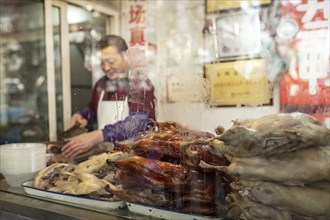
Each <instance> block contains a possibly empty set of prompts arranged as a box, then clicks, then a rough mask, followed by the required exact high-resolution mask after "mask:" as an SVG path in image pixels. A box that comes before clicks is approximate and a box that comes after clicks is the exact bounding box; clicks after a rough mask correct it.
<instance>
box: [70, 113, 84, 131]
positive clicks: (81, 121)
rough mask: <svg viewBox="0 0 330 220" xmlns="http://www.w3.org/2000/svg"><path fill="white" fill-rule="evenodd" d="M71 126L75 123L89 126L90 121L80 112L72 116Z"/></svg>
mask: <svg viewBox="0 0 330 220" xmlns="http://www.w3.org/2000/svg"><path fill="white" fill-rule="evenodd" d="M70 123H71V127H72V126H74V125H75V124H80V127H82V128H84V127H86V126H87V124H88V122H87V120H86V119H84V118H83V117H82V116H81V115H80V114H78V113H76V114H74V115H73V116H72V118H71V122H70Z"/></svg>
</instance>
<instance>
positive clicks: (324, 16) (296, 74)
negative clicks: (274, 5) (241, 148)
mask: <svg viewBox="0 0 330 220" xmlns="http://www.w3.org/2000/svg"><path fill="white" fill-rule="evenodd" d="M281 18H282V19H283V20H285V19H290V20H291V23H292V21H293V23H295V24H296V27H297V31H296V33H295V34H294V35H293V36H292V38H290V39H286V43H284V42H285V40H283V41H282V45H281V41H279V42H280V45H279V47H285V48H286V51H287V53H288V54H290V55H289V56H288V58H289V59H290V60H288V62H289V68H288V71H287V72H286V73H285V74H284V76H283V77H282V79H281V94H280V102H281V111H282V112H293V111H299V112H304V113H309V114H311V115H314V116H315V117H317V118H318V119H320V120H321V121H322V122H324V121H325V119H326V118H329V117H330V72H329V60H330V56H329V29H330V27H329V1H328V0H296V1H292V0H283V1H281ZM291 26H292V27H293V26H294V25H291ZM291 29H292V28H291ZM292 30H293V29H292ZM278 35H280V33H278ZM288 40H289V43H288Z"/></svg>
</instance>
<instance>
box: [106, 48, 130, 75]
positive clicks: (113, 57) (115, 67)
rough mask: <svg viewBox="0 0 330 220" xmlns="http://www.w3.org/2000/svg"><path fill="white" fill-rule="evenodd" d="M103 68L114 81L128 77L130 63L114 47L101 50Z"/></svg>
mask: <svg viewBox="0 0 330 220" xmlns="http://www.w3.org/2000/svg"><path fill="white" fill-rule="evenodd" d="M101 67H102V69H103V71H104V73H105V74H106V75H107V76H108V77H109V78H110V79H112V80H116V79H120V78H123V77H125V76H127V73H128V63H127V61H126V60H125V59H124V58H123V57H122V56H121V55H120V54H119V53H118V52H117V49H116V48H115V47H113V46H109V47H106V48H104V49H102V50H101Z"/></svg>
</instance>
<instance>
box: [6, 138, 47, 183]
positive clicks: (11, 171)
mask: <svg viewBox="0 0 330 220" xmlns="http://www.w3.org/2000/svg"><path fill="white" fill-rule="evenodd" d="M45 167H46V145H45V144H41V143H14V144H4V145H1V146H0V170H1V173H2V174H3V176H4V177H5V179H6V181H7V183H8V184H9V185H10V186H12V187H20V186H21V184H22V182H24V181H27V180H30V179H33V178H34V176H35V174H36V173H37V172H38V171H39V170H41V169H43V168H45Z"/></svg>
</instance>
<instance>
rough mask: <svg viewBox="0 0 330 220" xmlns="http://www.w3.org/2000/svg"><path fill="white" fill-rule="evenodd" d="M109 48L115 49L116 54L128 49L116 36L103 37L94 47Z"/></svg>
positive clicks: (121, 39) (123, 41) (120, 38)
mask: <svg viewBox="0 0 330 220" xmlns="http://www.w3.org/2000/svg"><path fill="white" fill-rule="evenodd" d="M109 46H114V47H116V48H117V51H118V53H121V52H125V51H126V50H127V49H128V47H127V44H126V41H125V40H124V39H123V38H122V37H120V36H117V35H105V36H103V37H102V39H101V40H100V41H99V42H98V43H97V45H96V47H97V48H98V49H104V48H106V47H109Z"/></svg>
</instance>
